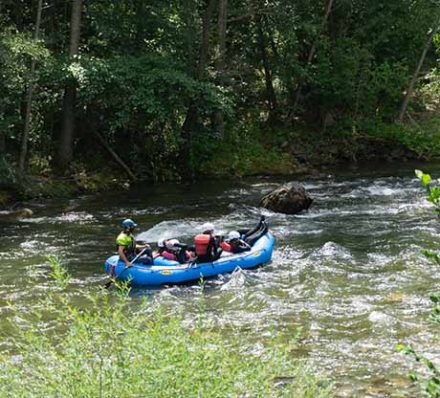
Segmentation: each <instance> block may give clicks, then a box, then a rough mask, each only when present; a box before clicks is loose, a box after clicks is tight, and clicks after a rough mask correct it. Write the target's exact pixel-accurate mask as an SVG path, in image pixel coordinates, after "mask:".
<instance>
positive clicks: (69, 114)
mask: <svg viewBox="0 0 440 398" xmlns="http://www.w3.org/2000/svg"><path fill="white" fill-rule="evenodd" d="M81 11H82V0H72V13H71V19H70V46H69V56H70V58H71V59H72V58H73V57H74V56H75V55H77V54H78V48H79V40H80V33H81ZM75 98H76V86H75V84H74V83H70V84H67V86H66V88H65V91H64V99H63V124H62V129H61V137H60V142H59V147H58V165H59V166H60V168H61V170H65V169H66V168H67V166H68V165H69V163H70V162H71V160H72V155H73V137H74V130H75Z"/></svg>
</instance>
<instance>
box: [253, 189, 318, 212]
mask: <svg viewBox="0 0 440 398" xmlns="http://www.w3.org/2000/svg"><path fill="white" fill-rule="evenodd" d="M312 202H313V199H312V197H311V196H310V195H309V193H308V192H307V191H306V190H305V188H304V187H303V186H302V185H298V184H294V183H289V184H285V185H282V186H281V187H278V188H276V189H275V190H273V191H272V192H269V193H268V194H267V195H264V196H263V197H262V198H261V201H260V206H262V207H265V208H266V209H269V210H272V211H276V212H278V213H286V214H296V213H299V212H300V211H302V210H307V209H308V208H309V207H310V205H311V204H312Z"/></svg>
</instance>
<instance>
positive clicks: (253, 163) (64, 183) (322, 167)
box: [0, 116, 440, 209]
mask: <svg viewBox="0 0 440 398" xmlns="http://www.w3.org/2000/svg"><path fill="white" fill-rule="evenodd" d="M211 144H212V145H213V149H212V151H210V156H206V147H205V148H204V150H203V151H201V153H205V155H204V156H201V157H200V161H199V162H196V164H195V177H196V179H212V178H214V179H221V178H232V179H235V178H242V177H248V176H258V175H265V176H305V175H311V176H315V175H317V174H321V173H328V172H329V171H331V170H333V169H337V168H344V167H345V168H350V169H353V168H356V167H357V166H358V165H359V164H363V163H365V162H375V163H376V164H380V163H384V164H392V163H395V162H399V163H405V162H414V161H433V160H436V159H438V158H439V156H440V116H433V117H430V118H426V119H422V120H419V121H417V122H416V121H414V120H412V121H410V122H408V123H406V124H387V125H384V124H377V125H371V126H369V130H368V133H364V132H362V131H354V130H353V131H350V132H348V133H347V132H343V133H340V134H336V133H335V131H332V132H331V133H328V132H325V131H322V132H317V131H312V132H311V131H309V130H306V129H301V128H298V127H297V128H296V129H294V128H289V129H287V128H276V129H273V130H271V129H259V130H255V129H254V130H253V131H251V132H247V133H246V134H244V133H243V134H242V135H240V134H231V135H226V136H225V137H224V138H223V139H222V140H218V139H215V138H213V142H211V143H210V144H209V145H211ZM204 145H205V146H206V145H208V144H207V143H205V144H204ZM214 148H215V149H214ZM3 168H4V169H5V170H7V172H5V170H3V171H2V174H3V180H4V182H3V184H0V209H7V208H9V209H11V208H12V209H13V208H14V207H17V206H19V204H20V202H22V201H25V200H29V199H35V198H58V197H72V196H74V195H77V194H79V193H84V192H88V193H93V192H103V191H109V190H125V189H128V188H129V187H130V185H131V184H132V183H135V182H142V181H145V182H147V183H157V182H166V181H171V182H182V180H181V178H180V176H179V174H178V172H177V171H176V170H175V169H169V170H168V169H167V170H155V172H154V173H152V172H151V171H147V172H145V171H140V172H139V173H138V174H137V178H138V180H137V181H134V180H133V179H131V178H129V176H128V175H127V174H126V173H125V171H124V170H123V169H121V168H118V167H112V166H111V164H110V165H109V163H107V164H105V165H100V164H96V160H93V162H90V161H89V160H88V159H87V158H86V157H85V158H83V159H81V160H80V161H79V162H78V163H77V164H76V165H75V167H73V168H71V169H70V171H69V172H68V173H67V175H66V176H64V177H60V176H58V175H56V174H55V173H54V170H53V168H51V167H50V165H49V164H47V163H45V164H44V167H41V166H40V167H35V165H33V167H31V168H30V173H29V174H27V175H25V176H20V175H18V174H17V173H16V172H15V166H12V165H8V166H6V167H5V166H4V167H3Z"/></svg>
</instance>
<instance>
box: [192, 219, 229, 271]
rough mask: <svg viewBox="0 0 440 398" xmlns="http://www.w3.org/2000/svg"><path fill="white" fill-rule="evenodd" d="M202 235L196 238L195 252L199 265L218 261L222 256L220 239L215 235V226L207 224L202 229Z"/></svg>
mask: <svg viewBox="0 0 440 398" xmlns="http://www.w3.org/2000/svg"><path fill="white" fill-rule="evenodd" d="M201 231H202V233H201V234H199V235H196V237H195V238H194V246H195V252H196V256H197V262H198V263H207V262H211V261H215V260H217V259H218V258H219V257H220V255H221V254H222V249H221V248H220V237H218V236H216V235H215V233H214V225H213V224H211V223H205V224H203V225H202V227H201Z"/></svg>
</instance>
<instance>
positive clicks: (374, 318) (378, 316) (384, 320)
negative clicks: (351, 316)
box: [368, 311, 395, 325]
mask: <svg viewBox="0 0 440 398" xmlns="http://www.w3.org/2000/svg"><path fill="white" fill-rule="evenodd" d="M368 320H369V321H370V322H372V323H375V324H379V325H391V324H393V323H395V319H394V318H393V317H391V316H389V315H387V314H385V313H383V312H380V311H372V312H371V313H370V315H368Z"/></svg>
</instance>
